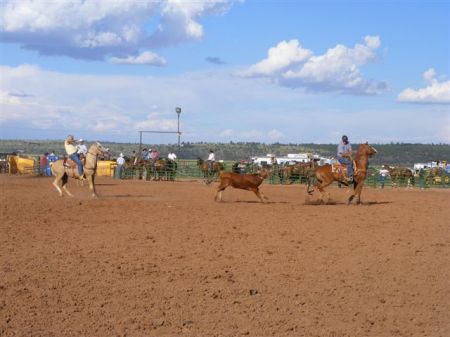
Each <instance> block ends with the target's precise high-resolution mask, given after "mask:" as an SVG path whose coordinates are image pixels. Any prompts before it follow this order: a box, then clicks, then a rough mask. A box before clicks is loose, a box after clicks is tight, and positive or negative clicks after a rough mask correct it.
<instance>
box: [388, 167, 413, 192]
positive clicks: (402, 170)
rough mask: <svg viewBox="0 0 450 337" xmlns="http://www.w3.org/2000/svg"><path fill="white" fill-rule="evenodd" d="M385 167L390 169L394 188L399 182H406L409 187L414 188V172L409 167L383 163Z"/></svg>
mask: <svg viewBox="0 0 450 337" xmlns="http://www.w3.org/2000/svg"><path fill="white" fill-rule="evenodd" d="M383 168H384V169H386V170H388V171H389V175H390V176H391V182H392V188H394V187H398V183H399V182H406V184H407V187H409V188H412V185H413V184H414V174H413V171H412V170H411V169H409V168H408V167H394V166H389V165H383Z"/></svg>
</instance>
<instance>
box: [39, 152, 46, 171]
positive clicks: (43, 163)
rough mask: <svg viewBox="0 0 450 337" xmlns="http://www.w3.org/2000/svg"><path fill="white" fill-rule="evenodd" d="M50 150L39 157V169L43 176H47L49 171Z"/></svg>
mask: <svg viewBox="0 0 450 337" xmlns="http://www.w3.org/2000/svg"><path fill="white" fill-rule="evenodd" d="M47 156H48V152H45V153H44V154H43V155H42V156H41V157H40V158H39V171H40V174H41V175H42V176H45V175H46V173H47V167H48V158H47Z"/></svg>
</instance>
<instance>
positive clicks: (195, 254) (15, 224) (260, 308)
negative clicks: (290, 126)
mask: <svg viewBox="0 0 450 337" xmlns="http://www.w3.org/2000/svg"><path fill="white" fill-rule="evenodd" d="M0 183H1V185H0V186H1V199H0V200H1V223H0V268H1V269H0V336H19V337H23V336H55V337H59V336H89V337H94V336H108V337H109V336H131V337H141V336H208V337H209V336H258V337H259V336H261V337H263V336H305V337H313V336H320V337H344V336H349V337H355V336H373V337H384V336H386V337H391V336H433V337H435V336H436V337H437V336H441V337H448V336H450V300H449V299H450V268H449V266H450V213H449V212H450V211H449V206H450V191H443V190H428V191H421V190H413V191H407V190H404V189H402V190H391V189H390V188H389V189H386V190H373V189H366V190H364V191H363V201H365V202H366V204H364V205H362V206H347V205H345V204H344V201H345V200H346V197H347V195H348V194H347V192H346V191H347V190H346V189H337V188H332V189H331V195H332V198H333V200H334V201H335V204H334V205H327V206H314V205H307V204H305V198H306V193H305V187H304V186H298V185H297V186H270V185H264V184H263V186H262V190H263V191H264V193H265V194H266V195H267V196H268V197H269V198H270V203H268V204H260V203H259V202H257V199H256V197H255V196H254V195H253V194H252V193H250V192H246V191H239V190H233V189H229V190H228V189H227V190H226V191H225V192H224V200H225V202H223V203H215V202H214V201H213V195H214V186H215V185H213V186H206V185H205V184H203V183H201V182H172V183H170V182H141V181H116V180H112V179H108V178H103V179H99V180H98V191H99V194H100V195H101V198H99V199H97V200H92V199H90V198H89V192H88V188H87V187H78V186H77V185H76V183H75V182H74V181H70V183H69V187H70V188H71V191H72V192H73V193H74V194H75V195H76V197H75V198H68V197H64V198H59V197H58V195H57V192H56V190H54V188H53V186H52V185H51V180H50V179H49V178H32V177H16V176H0Z"/></svg>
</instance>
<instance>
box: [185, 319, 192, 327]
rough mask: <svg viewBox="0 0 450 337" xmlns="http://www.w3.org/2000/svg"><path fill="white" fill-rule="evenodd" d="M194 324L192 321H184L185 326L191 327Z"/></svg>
mask: <svg viewBox="0 0 450 337" xmlns="http://www.w3.org/2000/svg"><path fill="white" fill-rule="evenodd" d="M192 324H194V321H191V320H187V321H183V326H190V325H192Z"/></svg>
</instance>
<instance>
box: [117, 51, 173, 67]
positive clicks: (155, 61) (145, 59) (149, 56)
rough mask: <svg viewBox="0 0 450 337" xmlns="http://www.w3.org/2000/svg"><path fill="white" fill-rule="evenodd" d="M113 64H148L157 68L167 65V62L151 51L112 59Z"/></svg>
mask: <svg viewBox="0 0 450 337" xmlns="http://www.w3.org/2000/svg"><path fill="white" fill-rule="evenodd" d="M110 61H111V62H112V63H118V64H147V65H155V66H163V65H165V64H166V60H165V59H164V58H162V57H160V56H158V55H157V54H155V53H152V52H150V51H146V52H143V53H142V54H140V55H137V56H131V55H130V56H127V57H123V58H120V57H112V58H111V59H110Z"/></svg>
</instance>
